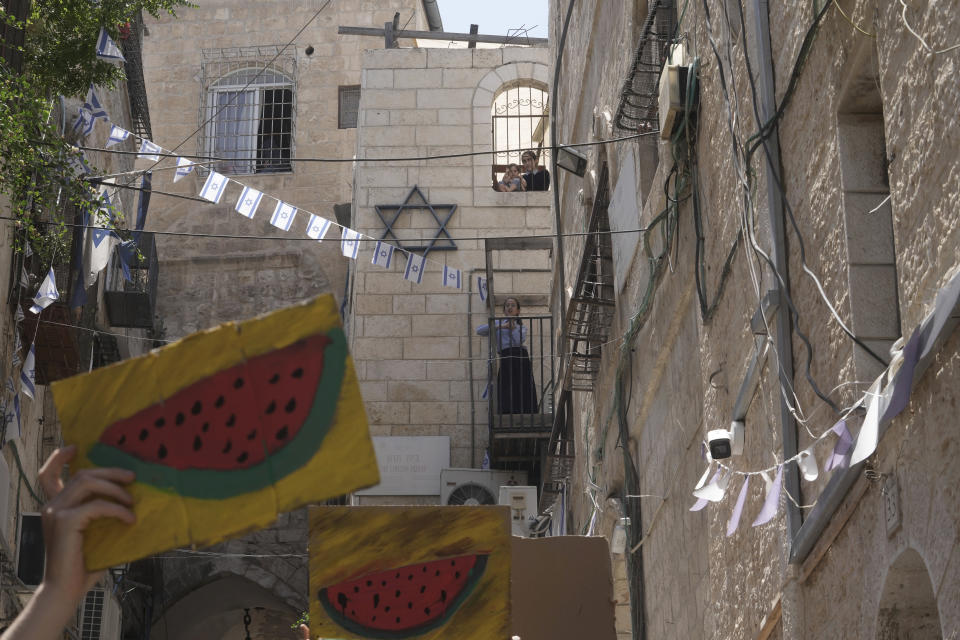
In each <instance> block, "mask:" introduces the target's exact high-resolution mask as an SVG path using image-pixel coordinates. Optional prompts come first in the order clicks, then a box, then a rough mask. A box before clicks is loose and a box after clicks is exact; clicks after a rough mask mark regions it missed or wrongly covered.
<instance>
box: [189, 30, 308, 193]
mask: <svg viewBox="0 0 960 640" xmlns="http://www.w3.org/2000/svg"><path fill="white" fill-rule="evenodd" d="M279 52H280V47H276V46H271V47H239V48H233V49H204V50H203V96H202V100H201V105H200V123H201V125H202V130H203V131H202V135H201V138H200V153H201V155H207V156H213V157H216V158H219V160H216V161H213V162H212V163H211V164H210V165H209V166H210V168H212V169H213V170H215V171H217V172H219V173H224V174H234V175H236V174H253V173H280V172H288V171H291V170H292V164H291V162H290V160H291V158H292V157H293V142H294V139H295V128H294V123H295V120H296V117H295V116H296V103H295V95H296V91H295V78H296V60H295V59H294V58H293V56H292V55H279V56H278V55H277V54H278V53H279ZM271 61H272V62H271ZM268 65H269V66H268Z"/></svg>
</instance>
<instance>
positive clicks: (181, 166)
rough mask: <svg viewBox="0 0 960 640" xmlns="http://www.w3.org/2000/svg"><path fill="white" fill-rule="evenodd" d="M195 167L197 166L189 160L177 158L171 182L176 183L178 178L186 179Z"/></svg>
mask: <svg viewBox="0 0 960 640" xmlns="http://www.w3.org/2000/svg"><path fill="white" fill-rule="evenodd" d="M195 166H197V165H196V164H194V162H193V161H191V160H187V159H186V158H177V171H176V173H174V174H173V181H174V182H177V181H178V180H180V178H186V177H187V176H188V175H190V172H191V171H193V168H194V167H195Z"/></svg>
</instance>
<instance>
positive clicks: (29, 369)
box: [20, 344, 37, 399]
mask: <svg viewBox="0 0 960 640" xmlns="http://www.w3.org/2000/svg"><path fill="white" fill-rule="evenodd" d="M36 384H37V351H36V349H35V348H34V345H32V344H31V345H30V351H28V352H27V357H26V359H25V360H24V361H23V369H21V370H20V390H21V391H23V392H24V393H25V394H27V395H28V396H30V398H31V399H33V396H34V394H36V391H37V387H36Z"/></svg>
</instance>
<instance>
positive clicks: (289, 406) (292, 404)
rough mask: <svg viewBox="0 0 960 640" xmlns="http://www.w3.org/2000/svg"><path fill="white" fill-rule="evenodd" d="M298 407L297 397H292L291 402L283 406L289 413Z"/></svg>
mask: <svg viewBox="0 0 960 640" xmlns="http://www.w3.org/2000/svg"><path fill="white" fill-rule="evenodd" d="M296 408H297V400H296V399H295V398H290V402H288V403H287V406H285V407H284V408H283V410H284V411H286V412H287V413H293V412H294V410H295V409H296Z"/></svg>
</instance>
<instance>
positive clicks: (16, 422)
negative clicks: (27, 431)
mask: <svg viewBox="0 0 960 640" xmlns="http://www.w3.org/2000/svg"><path fill="white" fill-rule="evenodd" d="M9 382H10V384H9V386H10V387H13V381H12V380H10V381H9ZM3 421H4V434H5V440H11V439H12V438H19V437H21V432H20V394H19V393H16V392H13V400H12V401H11V402H10V403H9V404H4V407H3Z"/></svg>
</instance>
